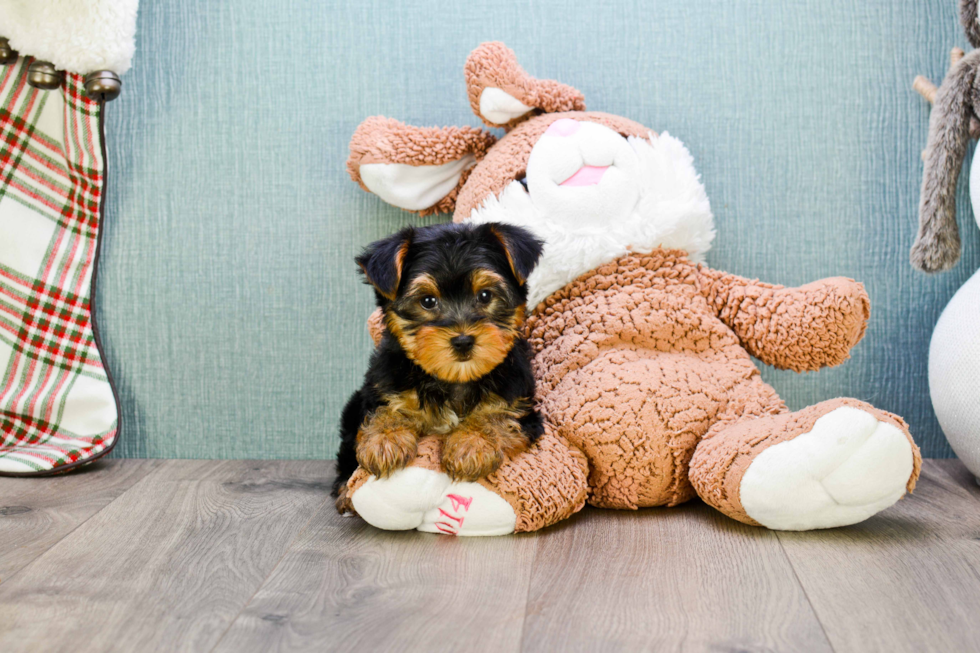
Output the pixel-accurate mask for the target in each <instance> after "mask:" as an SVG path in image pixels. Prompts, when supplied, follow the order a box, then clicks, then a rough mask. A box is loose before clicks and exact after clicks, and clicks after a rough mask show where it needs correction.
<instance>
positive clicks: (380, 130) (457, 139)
mask: <svg viewBox="0 0 980 653" xmlns="http://www.w3.org/2000/svg"><path fill="white" fill-rule="evenodd" d="M495 141H496V138H495V137H494V136H493V134H490V133H488V132H485V131H483V130H482V129H476V128H474V127H412V126H410V125H406V124H404V123H401V122H398V121H397V120H393V119H391V118H384V117H381V116H375V117H373V118H368V119H367V120H365V121H364V122H362V123H361V124H360V126H358V128H357V130H356V131H355V132H354V136H353V137H352V138H351V142H350V157H349V158H348V159H347V171H348V172H349V173H350V176H351V179H353V180H354V181H356V182H357V183H358V184H359V185H360V186H361V188H363V189H364V190H366V191H368V192H371V193H374V194H375V195H377V196H378V197H380V198H381V199H383V200H384V201H386V202H388V203H389V204H394V205H395V206H397V207H399V208H403V209H405V210H407V211H414V212H416V213H418V214H420V215H429V214H432V213H451V212H452V210H453V208H454V207H455V205H456V195H457V194H458V193H459V189H460V187H461V186H462V185H463V183H464V182H465V181H466V177H467V176H469V173H470V169H471V168H472V167H473V166H474V165H476V162H477V161H479V160H480V159H482V158H483V157H484V156H485V155H486V153H487V150H488V149H490V146H492V145H493V144H494V142H495Z"/></svg>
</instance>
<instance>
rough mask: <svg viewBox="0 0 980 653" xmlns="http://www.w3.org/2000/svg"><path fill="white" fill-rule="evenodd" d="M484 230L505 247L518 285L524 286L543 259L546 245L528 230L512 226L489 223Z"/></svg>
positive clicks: (508, 261)
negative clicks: (542, 254)
mask: <svg viewBox="0 0 980 653" xmlns="http://www.w3.org/2000/svg"><path fill="white" fill-rule="evenodd" d="M484 228H485V229H486V232H487V235H488V236H489V237H490V238H493V239H495V240H497V241H498V242H499V243H500V244H501V245H502V246H503V248H504V253H506V254H507V263H508V264H510V270H511V272H513V273H514V276H515V277H516V278H517V283H519V284H520V285H522V286H523V285H524V282H526V281H527V278H528V277H529V276H530V275H531V272H532V271H533V270H534V267H535V266H536V265H537V264H538V259H539V258H541V252H542V251H543V249H544V243H543V242H541V241H540V240H538V238H537V237H536V236H534V234H532V233H531V232H530V231H528V230H527V229H522V228H521V227H515V226H514V225H511V224H503V223H501V222H489V223H487V224H486V225H484Z"/></svg>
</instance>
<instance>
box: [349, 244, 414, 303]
mask: <svg viewBox="0 0 980 653" xmlns="http://www.w3.org/2000/svg"><path fill="white" fill-rule="evenodd" d="M414 235H415V234H414V230H413V229H412V228H411V227H408V228H406V229H402V230H401V231H399V232H398V233H396V234H394V235H391V236H388V237H387V238H385V239H383V240H379V241H377V242H374V243H371V244H370V245H368V246H367V247H365V248H364V251H363V252H361V254H360V256H358V257H357V258H355V259H354V260H355V261H357V264H358V265H359V266H361V271H362V272H363V273H364V278H365V279H366V280H367V282H368V283H370V284H371V285H372V286H374V289H375V290H377V291H378V292H379V293H381V295H382V296H383V297H385V298H386V299H388V300H393V299H394V298H395V295H396V294H397V293H398V284H399V283H400V282H401V279H402V268H403V266H404V265H405V256H406V255H407V254H408V248H409V247H411V245H412V238H413V236H414Z"/></svg>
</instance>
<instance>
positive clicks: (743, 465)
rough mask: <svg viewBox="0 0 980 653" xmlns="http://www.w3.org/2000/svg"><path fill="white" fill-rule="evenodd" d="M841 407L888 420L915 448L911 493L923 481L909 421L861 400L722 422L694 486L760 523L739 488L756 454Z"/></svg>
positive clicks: (702, 450)
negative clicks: (751, 512) (746, 503)
mask: <svg viewBox="0 0 980 653" xmlns="http://www.w3.org/2000/svg"><path fill="white" fill-rule="evenodd" d="M842 406H851V407H853V408H857V409H860V410H863V411H864V412H866V413H870V414H871V415H873V416H874V417H875V419H877V420H878V421H879V422H886V423H888V424H891V425H893V426H895V427H896V428H898V429H899V430H901V431H902V433H904V434H905V437H907V438H908V440H909V443H910V444H911V445H912V455H913V463H912V476H911V477H910V478H909V480H908V484H907V486H906V488H907V489H908V491H909V492H911V491H912V490H913V489H914V488H915V482H916V480H917V479H918V478H919V471H920V470H921V468H922V456H921V454H920V453H919V448H918V447H917V446H916V445H915V442H914V441H913V440H912V436H911V435H910V434H909V430H908V425H907V424H906V423H905V421H904V420H903V419H902V418H901V417H898V416H897V415H893V414H891V413H888V412H885V411H883V410H878V409H877V408H875V407H873V406H871V405H869V404H866V403H864V402H863V401H858V400H857V399H843V398H842V399H831V400H829V401H824V402H821V403H819V404H816V405H813V406H809V407H807V408H804V409H803V410H800V411H797V412H795V413H784V414H782V415H772V416H767V417H763V418H761V419H751V420H745V421H741V422H739V423H737V424H734V425H730V424H724V423H722V424H718V425H716V426H715V427H713V428H712V429H711V430H710V431H709V433H708V434H707V435H706V436H705V438H704V439H703V440H702V441H701V444H699V445H698V447H697V450H696V451H695V453H694V457H693V459H692V460H691V473H690V478H691V483H692V484H693V485H694V488H695V489H696V490H697V493H698V495H699V496H700V497H701V498H702V499H704V501H705V502H706V503H708V504H709V505H711V506H713V507H715V508H717V509H718V510H719V511H721V512H723V513H724V514H726V515H728V516H729V517H732V518H734V519H737V520H738V521H740V522H743V523H745V524H752V525H754V526H759V525H760V524H759V523H758V522H757V521H756V520H754V519H752V518H751V517H749V516H748V514H746V512H745V509H744V508H743V507H742V503H741V497H740V489H741V485H742V477H743V476H744V475H745V472H746V470H747V469H748V468H749V465H751V464H752V462H753V461H754V460H755V458H756V456H758V455H759V454H760V453H762V452H763V451H765V450H766V449H768V448H769V447H771V446H773V445H776V444H779V443H781V442H786V441H788V440H792V439H793V438H795V437H796V436H798V435H801V434H803V433H808V432H809V431H811V430H812V429H813V425H814V424H815V423H816V421H817V420H818V419H820V418H821V417H823V416H824V415H826V414H827V413H829V412H831V411H833V410H835V409H837V408H840V407H842Z"/></svg>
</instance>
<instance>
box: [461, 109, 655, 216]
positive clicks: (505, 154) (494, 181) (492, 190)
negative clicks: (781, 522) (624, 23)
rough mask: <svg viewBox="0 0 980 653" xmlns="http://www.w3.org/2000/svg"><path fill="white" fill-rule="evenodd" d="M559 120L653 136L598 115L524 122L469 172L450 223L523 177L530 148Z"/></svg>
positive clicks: (547, 116) (567, 115) (551, 115)
mask: <svg viewBox="0 0 980 653" xmlns="http://www.w3.org/2000/svg"><path fill="white" fill-rule="evenodd" d="M562 118H571V119H574V120H580V121H583V122H594V123H598V124H600V125H604V126H606V127H608V128H609V129H612V130H613V131H615V132H617V133H619V134H622V135H623V136H637V137H639V138H648V137H649V136H650V135H651V134H652V135H654V136H656V135H657V134H656V132H654V131H651V130H650V129H649V128H647V127H644V126H643V125H641V124H640V123H638V122H633V121H632V120H628V119H626V118H621V117H619V116H614V115H611V114H608V113H601V112H599V111H588V112H579V111H570V112H566V113H548V114H545V115H542V116H538V117H536V118H533V119H531V120H527V121H525V122H523V123H521V124H520V125H518V126H517V127H516V128H514V129H513V130H511V131H510V132H509V133H508V134H507V135H506V136H504V137H503V138H501V139H500V140H499V141H497V144H496V145H495V146H494V147H493V148H492V149H491V150H490V151H489V152H488V153H487V155H486V156H485V157H484V158H483V160H482V161H480V162H479V163H478V164H477V165H476V167H474V168H473V169H472V171H471V174H470V176H469V179H468V180H467V181H466V185H465V186H463V187H462V190H460V192H459V197H458V198H457V199H456V212H455V213H454V214H453V222H462V221H463V220H465V219H466V218H468V217H469V216H470V213H472V211H473V209H475V208H476V207H478V206H480V205H481V204H483V202H484V201H486V199H487V198H488V197H491V196H494V197H495V196H497V195H499V194H500V193H501V192H503V190H504V188H506V187H507V186H508V184H510V182H512V181H514V180H515V179H519V178H521V177H523V176H524V172H525V171H526V170H527V160H528V157H530V156H531V148H533V147H534V144H535V143H537V142H538V139H539V138H541V135H542V134H544V133H545V132H546V131H547V130H548V127H550V126H551V123H553V122H555V121H556V120H561V119H562Z"/></svg>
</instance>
